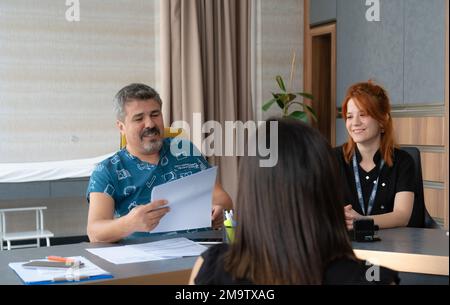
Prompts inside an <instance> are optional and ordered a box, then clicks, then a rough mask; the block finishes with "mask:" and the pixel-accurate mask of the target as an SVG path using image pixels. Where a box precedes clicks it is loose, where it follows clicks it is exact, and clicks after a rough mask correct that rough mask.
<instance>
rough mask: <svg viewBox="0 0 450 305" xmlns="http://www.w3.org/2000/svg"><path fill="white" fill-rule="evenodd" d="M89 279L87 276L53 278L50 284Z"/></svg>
mask: <svg viewBox="0 0 450 305" xmlns="http://www.w3.org/2000/svg"><path fill="white" fill-rule="evenodd" d="M87 279H89V275H80V276H73V275H72V276H61V277H54V278H53V279H52V282H73V281H81V280H87Z"/></svg>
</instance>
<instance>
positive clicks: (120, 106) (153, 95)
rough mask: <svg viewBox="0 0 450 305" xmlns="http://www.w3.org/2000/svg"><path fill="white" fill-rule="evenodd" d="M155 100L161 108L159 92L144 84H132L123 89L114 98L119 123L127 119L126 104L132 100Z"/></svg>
mask: <svg viewBox="0 0 450 305" xmlns="http://www.w3.org/2000/svg"><path fill="white" fill-rule="evenodd" d="M150 99H152V100H155V101H156V102H157V103H158V104H159V105H160V106H161V105H162V101H161V98H160V97H159V94H158V92H156V90H155V89H153V88H152V87H150V86H147V85H144V84H130V85H128V86H125V87H123V88H122V89H120V90H119V92H117V94H116V96H115V97H114V112H115V113H116V118H117V119H118V120H119V121H122V122H123V120H124V119H125V115H126V113H125V104H126V103H127V102H129V101H131V100H141V101H142V100H150Z"/></svg>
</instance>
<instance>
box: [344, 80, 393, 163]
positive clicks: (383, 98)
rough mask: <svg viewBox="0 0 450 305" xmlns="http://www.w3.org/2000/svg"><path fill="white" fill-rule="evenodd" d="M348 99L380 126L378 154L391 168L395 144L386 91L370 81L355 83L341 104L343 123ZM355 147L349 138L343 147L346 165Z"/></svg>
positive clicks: (345, 117)
mask: <svg viewBox="0 0 450 305" xmlns="http://www.w3.org/2000/svg"><path fill="white" fill-rule="evenodd" d="M350 99H353V101H354V102H355V103H356V106H357V107H358V108H359V109H360V110H363V111H365V112H366V113H367V114H368V115H369V116H371V117H372V118H374V119H375V120H377V121H378V123H380V125H381V126H382V127H381V130H382V132H381V143H380V152H381V156H382V157H383V159H384V161H385V162H386V164H387V165H388V166H390V167H391V166H392V164H393V153H394V147H395V143H394V128H393V124H392V118H391V104H390V102H389V97H388V95H387V92H386V90H384V89H383V88H382V87H381V86H379V85H377V84H375V83H374V82H373V81H371V80H369V81H367V82H362V83H356V84H354V85H352V86H351V87H350V88H348V90H347V94H346V96H345V98H344V102H343V104H342V116H343V118H344V120H345V121H347V105H348V102H349V101H350ZM355 146H356V143H355V142H354V141H353V139H352V137H350V136H349V137H348V141H347V143H345V144H344V146H343V150H344V158H345V161H346V162H347V163H349V162H350V159H351V158H352V156H353V154H354V152H355Z"/></svg>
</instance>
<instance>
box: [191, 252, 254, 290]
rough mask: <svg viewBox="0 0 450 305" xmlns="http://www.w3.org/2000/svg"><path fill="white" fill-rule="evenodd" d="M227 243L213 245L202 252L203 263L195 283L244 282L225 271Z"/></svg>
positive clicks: (224, 283) (223, 283)
mask: <svg viewBox="0 0 450 305" xmlns="http://www.w3.org/2000/svg"><path fill="white" fill-rule="evenodd" d="M228 249H229V246H228V244H217V245H214V246H212V247H210V248H208V250H206V251H205V252H203V253H202V255H201V256H202V258H203V264H202V266H201V267H200V270H199V272H198V274H197V277H196V278H195V284H197V285H226V284H241V283H242V284H245V283H244V282H242V281H237V280H234V279H233V277H232V276H231V274H230V273H228V272H227V271H225V268H224V257H225V254H226V252H227V251H228Z"/></svg>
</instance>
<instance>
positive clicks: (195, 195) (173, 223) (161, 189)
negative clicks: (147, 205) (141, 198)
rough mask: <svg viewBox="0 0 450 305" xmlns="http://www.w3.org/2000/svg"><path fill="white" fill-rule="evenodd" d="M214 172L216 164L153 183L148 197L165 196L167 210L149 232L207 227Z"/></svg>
mask: <svg viewBox="0 0 450 305" xmlns="http://www.w3.org/2000/svg"><path fill="white" fill-rule="evenodd" d="M216 175H217V166H215V167H211V168H208V169H206V170H203V171H200V172H198V173H195V174H193V175H190V176H186V177H183V178H180V179H177V180H174V181H170V182H167V183H164V184H161V185H157V186H155V187H154V188H153V190H152V195H151V199H150V201H153V200H156V199H166V200H167V201H168V202H169V204H168V206H169V207H170V212H169V213H167V214H166V215H165V216H164V217H163V218H161V220H160V222H159V225H158V226H157V227H156V228H155V229H153V230H152V231H151V233H161V232H169V231H181V230H190V229H198V228H206V227H211V209H212V205H211V203H212V195H213V190H214V185H215V182H216Z"/></svg>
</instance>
